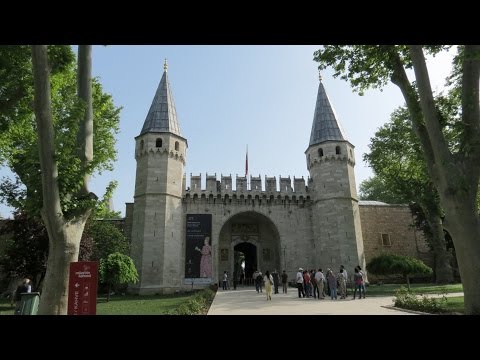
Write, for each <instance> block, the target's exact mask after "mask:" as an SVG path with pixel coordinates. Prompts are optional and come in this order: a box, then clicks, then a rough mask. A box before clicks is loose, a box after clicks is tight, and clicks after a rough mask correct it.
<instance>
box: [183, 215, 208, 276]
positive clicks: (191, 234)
mask: <svg viewBox="0 0 480 360" xmlns="http://www.w3.org/2000/svg"><path fill="white" fill-rule="evenodd" d="M211 235H212V214H187V230H186V241H185V244H186V246H185V284H192V285H193V284H210V283H211V282H212V277H213V274H212V272H213V267H212V239H211Z"/></svg>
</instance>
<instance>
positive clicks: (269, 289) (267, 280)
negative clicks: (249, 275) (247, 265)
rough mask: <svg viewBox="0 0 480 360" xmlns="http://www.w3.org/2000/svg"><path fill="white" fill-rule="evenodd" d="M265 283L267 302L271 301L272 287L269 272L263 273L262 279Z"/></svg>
mask: <svg viewBox="0 0 480 360" xmlns="http://www.w3.org/2000/svg"><path fill="white" fill-rule="evenodd" d="M263 281H264V282H265V292H266V293H267V300H272V286H273V276H272V275H270V272H269V271H268V270H267V271H265V277H264V278H263Z"/></svg>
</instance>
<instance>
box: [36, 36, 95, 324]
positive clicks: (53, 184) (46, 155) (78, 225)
mask: <svg viewBox="0 0 480 360" xmlns="http://www.w3.org/2000/svg"><path fill="white" fill-rule="evenodd" d="M83 61H91V58H90V57H88V56H85V53H84V56H83ZM32 65H33V80H34V89H35V93H34V105H35V120H36V122H37V131H38V150H39V160H40V169H41V174H42V196H43V207H42V210H41V213H42V219H43V222H44V223H45V227H46V228H47V232H48V241H49V255H48V261H47V271H46V274H45V282H44V284H43V291H42V296H41V298H40V304H39V309H38V313H39V314H40V315H65V314H66V313H67V305H68V278H69V269H70V262H72V261H77V260H78V252H79V248H80V240H81V237H82V233H83V229H84V227H85V223H86V221H87V219H88V217H89V215H90V213H91V210H90V209H81V210H79V211H77V212H76V214H75V215H71V218H70V219H69V220H66V219H65V218H64V214H63V212H62V207H61V203H60V191H59V186H58V168H57V163H56V161H55V136H54V135H55V134H54V129H53V120H52V110H51V98H50V71H49V65H48V56H47V46H46V45H34V46H32ZM87 72H88V71H87ZM79 78H80V79H85V76H82V75H80V76H79ZM86 111H87V112H88V111H89V110H88V106H87V110H86ZM84 121H89V115H88V114H87V115H85V118H84ZM79 140H81V139H79ZM86 143H87V144H89V145H88V146H91V142H86ZM88 146H86V145H84V147H85V148H86V147H88ZM86 152H87V153H89V152H91V149H87V150H86ZM82 160H84V166H86V164H88V159H82ZM84 189H87V187H86V185H85V186H84Z"/></svg>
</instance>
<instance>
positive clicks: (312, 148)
mask: <svg viewBox="0 0 480 360" xmlns="http://www.w3.org/2000/svg"><path fill="white" fill-rule="evenodd" d="M312 105H313V104H312ZM305 145H306V148H307V149H306V151H305V157H306V166H307V169H308V170H309V172H310V177H309V178H308V179H303V177H302V178H296V177H293V179H291V178H290V177H285V178H284V177H280V179H278V180H279V187H278V186H277V178H276V177H267V176H265V178H264V179H262V178H260V177H252V176H250V182H249V183H250V184H249V186H248V183H247V178H246V177H236V178H235V179H232V177H231V176H221V178H220V179H217V177H216V176H215V175H208V174H207V175H206V188H205V189H202V188H201V176H191V177H190V187H189V188H187V187H186V177H185V174H184V167H185V164H186V161H187V148H188V142H187V139H186V138H185V137H183V136H182V133H181V130H180V123H179V120H178V118H177V113H176V109H175V104H174V101H173V95H172V90H171V87H170V84H169V81H168V76H167V66H166V65H165V66H164V73H163V76H162V78H161V81H160V84H159V86H158V89H157V91H156V94H155V96H154V99H153V102H152V105H151V107H150V110H149V112H148V114H147V117H146V119H145V122H144V124H143V127H142V129H141V131H140V134H139V135H138V136H137V137H136V138H135V158H136V160H137V170H136V181H135V195H134V203H130V204H127V210H126V229H127V233H128V234H131V243H132V258H133V259H134V261H135V264H136V266H137V269H138V272H139V275H140V281H139V282H138V283H137V284H136V285H135V286H134V287H133V290H134V291H136V292H139V293H142V294H147V293H171V292H174V291H177V290H182V289H184V288H191V287H192V286H195V287H199V286H205V284H209V283H212V282H213V283H216V282H218V281H220V280H221V279H222V275H223V273H224V272H225V271H227V272H228V273H229V275H230V278H231V277H232V276H235V277H236V278H237V279H238V278H239V277H240V273H241V272H242V269H241V268H240V263H241V262H244V265H245V273H244V274H243V275H244V276H246V277H247V278H248V277H249V276H251V274H252V273H253V271H254V269H260V270H261V271H262V272H264V271H266V270H270V271H272V270H274V269H277V270H278V271H282V270H284V269H285V270H287V273H288V275H289V278H290V279H292V278H293V277H294V275H295V272H296V270H297V269H298V268H299V267H303V268H305V269H306V268H308V269H313V268H318V267H322V268H324V269H326V268H328V267H330V268H332V269H333V270H334V271H337V270H338V268H339V267H340V265H341V264H343V265H344V266H345V267H346V269H347V270H348V271H349V274H350V275H353V268H354V267H355V266H356V265H360V266H362V268H365V261H366V259H368V258H370V257H372V256H374V255H375V254H378V253H380V252H383V251H392V250H393V251H395V252H396V253H399V254H404V255H412V256H417V257H418V256H420V255H421V254H422V253H426V251H427V249H426V247H425V243H424V241H423V238H421V239H420V238H419V236H418V234H416V233H415V230H414V229H413V228H412V227H410V224H411V222H412V221H411V216H410V212H409V210H408V207H406V206H401V205H395V206H392V205H388V204H383V203H378V202H364V203H362V202H359V200H358V196H357V191H356V183H355V173H354V166H355V153H354V146H353V145H352V144H351V143H350V142H349V141H348V139H347V138H346V137H345V133H344V132H343V130H342V128H341V125H340V123H339V119H338V117H337V116H336V114H335V111H334V109H333V106H332V104H331V102H330V100H329V98H328V96H327V93H326V91H325V88H324V85H323V83H322V82H321V81H320V84H319V87H318V94H317V102H316V106H315V113H314V117H313V124H312V130H311V136H310V139H309V141H308V139H305ZM301 150H302V149H298V151H301ZM262 180H263V181H264V183H263V184H262ZM292 180H293V181H292ZM233 182H235V185H236V187H235V190H233ZM263 189H264V190H263ZM382 219H383V220H382ZM377 220H379V221H377Z"/></svg>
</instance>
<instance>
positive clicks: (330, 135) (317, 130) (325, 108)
mask: <svg viewBox="0 0 480 360" xmlns="http://www.w3.org/2000/svg"><path fill="white" fill-rule="evenodd" d="M328 140H347V139H346V136H345V132H344V131H343V129H342V127H341V126H340V122H339V121H338V117H337V114H336V113H335V109H334V108H333V106H332V104H331V103H330V99H329V98H328V96H327V92H326V91H325V87H324V86H323V83H322V78H321V77H320V84H319V85H318V94H317V104H316V106H315V115H313V124H312V133H311V134H310V146H312V145H316V144H319V143H322V142H324V141H328Z"/></svg>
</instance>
